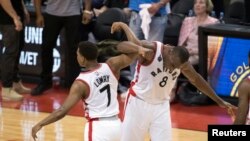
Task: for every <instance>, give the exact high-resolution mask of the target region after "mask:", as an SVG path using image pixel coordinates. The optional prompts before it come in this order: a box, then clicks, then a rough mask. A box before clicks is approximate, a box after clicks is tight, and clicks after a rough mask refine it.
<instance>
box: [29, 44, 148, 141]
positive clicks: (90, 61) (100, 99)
mask: <svg viewBox="0 0 250 141" xmlns="http://www.w3.org/2000/svg"><path fill="white" fill-rule="evenodd" d="M117 50H118V51H120V52H121V53H122V54H121V55H119V56H115V57H111V58H109V59H108V60H107V61H106V63H98V62H97V56H98V50H97V46H96V45H95V44H93V43H91V42H80V43H79V46H78V50H77V60H78V63H79V64H80V66H82V67H85V69H86V71H84V72H82V73H80V74H79V76H78V77H77V78H76V80H75V82H74V83H73V84H72V86H71V88H70V92H69V96H68V97H67V99H66V100H65V102H64V103H63V105H62V106H61V107H60V108H59V109H57V110H56V111H55V112H53V113H52V114H50V115H49V116H48V117H46V118H45V119H43V120H42V121H40V122H39V123H37V124H36V125H35V126H34V127H33V128H32V137H33V138H34V140H35V139H36V138H37V136H36V133H37V132H38V131H39V130H40V129H41V128H42V127H43V126H45V125H48V124H51V123H53V122H56V121H58V120H60V119H61V118H63V117H64V116H65V115H66V114H67V112H68V111H69V110H70V109H71V108H72V107H73V106H74V105H75V104H76V103H78V102H79V101H80V100H82V99H83V100H84V106H85V117H86V118H87V120H88V122H87V123H86V125H85V131H84V140H85V141H103V140H108V141H120V135H121V127H120V125H121V122H120V119H119V118H118V116H117V115H118V113H119V105H118V100H117V87H118V78H119V76H120V70H121V69H122V68H125V67H127V66H128V65H130V63H131V62H132V61H133V59H134V58H135V57H136V56H137V55H142V56H145V57H147V55H150V54H152V50H150V49H145V48H143V47H140V46H138V45H136V44H134V43H132V42H128V41H124V42H121V43H119V44H118V45H117Z"/></svg>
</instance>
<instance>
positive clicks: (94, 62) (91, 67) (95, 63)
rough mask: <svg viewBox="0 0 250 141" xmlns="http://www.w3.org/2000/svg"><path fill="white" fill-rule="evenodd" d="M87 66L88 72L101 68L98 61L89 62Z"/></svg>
mask: <svg viewBox="0 0 250 141" xmlns="http://www.w3.org/2000/svg"><path fill="white" fill-rule="evenodd" d="M85 66H86V67H85V69H86V70H93V69H96V68H97V67H98V66H99V63H98V62H97V61H96V60H95V61H88V62H87V63H86V65H85Z"/></svg>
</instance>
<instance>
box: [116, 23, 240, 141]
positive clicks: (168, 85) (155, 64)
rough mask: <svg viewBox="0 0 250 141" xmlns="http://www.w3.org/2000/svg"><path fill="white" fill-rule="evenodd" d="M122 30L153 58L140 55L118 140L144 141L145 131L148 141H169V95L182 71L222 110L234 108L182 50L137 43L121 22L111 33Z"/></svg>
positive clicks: (182, 48) (183, 48) (167, 46)
mask: <svg viewBox="0 0 250 141" xmlns="http://www.w3.org/2000/svg"><path fill="white" fill-rule="evenodd" d="M119 30H123V31H124V32H125V33H126V35H127V38H128V40H129V41H132V42H134V43H136V44H138V45H142V46H143V47H145V48H150V49H152V50H154V56H152V57H151V58H147V60H146V59H144V58H142V57H140V56H139V58H138V62H137V66H136V68H135V70H136V73H135V75H134V80H133V81H132V82H131V86H130V89H129V90H128V96H127V99H126V106H125V114H124V119H123V122H122V137H121V141H144V138H145V135H146V133H147V132H149V134H150V138H151V141H171V140H172V134H171V130H172V129H171V118H170V104H169V103H170V102H169V93H170V91H171V90H172V89H173V87H174V85H175V81H176V79H177V77H178V76H179V74H180V72H182V73H183V74H184V75H185V76H186V77H187V78H188V80H189V81H190V82H191V83H192V84H193V85H194V86H196V87H197V88H198V89H199V90H200V91H202V92H203V93H204V94H206V95H208V96H209V97H210V98H212V99H213V100H214V101H215V102H217V103H218V104H219V105H220V106H221V107H223V108H236V107H235V106H233V105H231V104H230V103H228V102H225V101H224V100H222V99H221V98H220V97H218V96H217V95H216V94H215V92H214V91H213V89H212V88H211V87H210V86H209V85H208V83H207V82H206V81H205V80H204V79H203V78H202V77H201V76H200V75H199V74H198V73H197V72H196V71H195V70H194V68H193V67H192V65H191V64H190V63H189V62H188V58H189V53H188V51H187V49H186V48H185V47H173V46H170V45H163V44H162V43H160V42H147V41H140V40H138V39H137V37H136V36H135V35H134V34H133V32H132V31H131V29H130V28H129V27H128V26H127V25H126V24H124V23H121V22H116V23H113V25H112V31H113V32H114V31H119Z"/></svg>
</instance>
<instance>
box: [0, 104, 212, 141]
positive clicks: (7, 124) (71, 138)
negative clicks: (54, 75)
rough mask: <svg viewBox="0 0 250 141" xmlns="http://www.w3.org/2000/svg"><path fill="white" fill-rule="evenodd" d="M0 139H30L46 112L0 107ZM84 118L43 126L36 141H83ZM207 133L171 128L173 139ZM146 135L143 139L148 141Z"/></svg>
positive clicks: (188, 140)
mask: <svg viewBox="0 0 250 141" xmlns="http://www.w3.org/2000/svg"><path fill="white" fill-rule="evenodd" d="M0 114H1V118H0V123H1V124H0V141H32V138H31V135H30V133H31V128H32V126H33V125H34V124H36V123H37V122H38V121H39V120H41V119H42V118H44V117H46V116H47V115H48V113H43V112H33V111H24V110H16V109H9V108H1V109H0ZM85 123H86V120H85V119H84V118H82V117H79V116H70V115H68V116H66V117H65V118H63V119H62V120H60V121H58V122H56V123H54V124H51V125H48V126H45V127H44V128H43V129H42V130H41V131H39V132H38V141H83V130H84V124H85ZM206 138H207V133H206V132H202V131H192V130H186V129H177V128H173V139H174V140H173V141H206ZM148 140H149V139H148V137H147V138H146V139H145V141H148Z"/></svg>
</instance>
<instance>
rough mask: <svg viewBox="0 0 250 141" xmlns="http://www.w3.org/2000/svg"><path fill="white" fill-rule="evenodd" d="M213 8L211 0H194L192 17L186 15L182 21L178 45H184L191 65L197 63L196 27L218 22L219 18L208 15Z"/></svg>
mask: <svg viewBox="0 0 250 141" xmlns="http://www.w3.org/2000/svg"><path fill="white" fill-rule="evenodd" d="M212 10H213V3H212V2H211V0H195V1H194V13H195V15H196V16H194V17H186V18H185V19H184V21H183V23H182V27H181V31H180V36H179V41H178V45H179V46H186V48H187V49H188V51H189V54H190V58H189V61H190V62H191V64H192V65H197V64H198V63H199V54H198V27H199V26H201V25H208V24H215V23H219V20H218V19H216V18H213V17H211V16H209V14H210V12H211V11H212Z"/></svg>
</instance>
